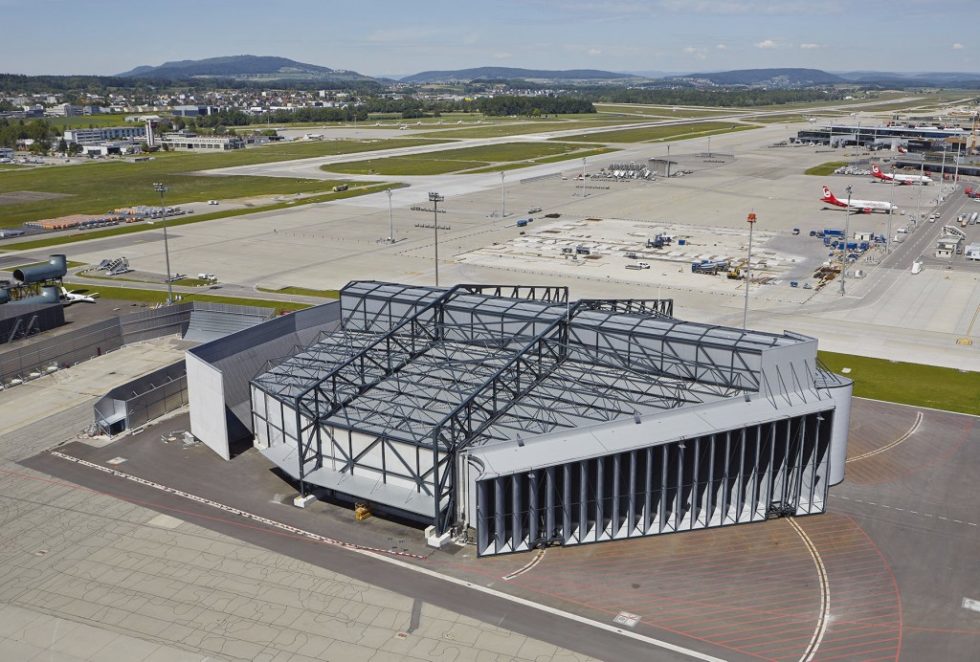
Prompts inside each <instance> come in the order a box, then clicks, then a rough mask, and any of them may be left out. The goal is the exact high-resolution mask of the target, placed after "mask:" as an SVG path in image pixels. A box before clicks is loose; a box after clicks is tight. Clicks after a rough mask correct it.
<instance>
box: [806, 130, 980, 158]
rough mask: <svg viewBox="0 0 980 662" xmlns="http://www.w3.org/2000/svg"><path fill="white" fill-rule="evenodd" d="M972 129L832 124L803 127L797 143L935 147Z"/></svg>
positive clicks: (910, 149) (916, 147)
mask: <svg viewBox="0 0 980 662" xmlns="http://www.w3.org/2000/svg"><path fill="white" fill-rule="evenodd" d="M969 135H970V131H968V130H967V129H963V128H961V127H945V128H940V127H935V126H898V125H884V126H878V125H869V126H862V125H860V124H857V125H854V124H831V125H828V126H823V127H819V128H808V129H803V130H801V131H799V132H797V134H796V139H795V141H796V142H802V143H807V142H814V143H817V144H820V145H830V146H831V147H840V146H844V145H858V146H861V147H871V148H891V147H892V146H901V147H903V148H905V149H908V150H909V151H912V152H916V151H926V150H931V149H935V148H936V145H941V144H942V143H943V142H944V141H946V140H947V139H950V138H954V139H965V138H966V137H968V136H969Z"/></svg>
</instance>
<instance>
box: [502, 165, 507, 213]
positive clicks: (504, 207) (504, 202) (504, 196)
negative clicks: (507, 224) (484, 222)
mask: <svg viewBox="0 0 980 662" xmlns="http://www.w3.org/2000/svg"><path fill="white" fill-rule="evenodd" d="M506 216H507V192H506V191H505V190H504V172H503V171H502V170H501V171H500V218H505V217H506Z"/></svg>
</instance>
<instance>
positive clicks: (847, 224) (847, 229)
mask: <svg viewBox="0 0 980 662" xmlns="http://www.w3.org/2000/svg"><path fill="white" fill-rule="evenodd" d="M850 233H851V187H850V186H848V187H847V208H846V209H845V210H844V252H843V253H842V254H841V268H840V295H841V296H844V295H845V294H846V290H845V282H846V280H847V241H848V236H849V235H850Z"/></svg>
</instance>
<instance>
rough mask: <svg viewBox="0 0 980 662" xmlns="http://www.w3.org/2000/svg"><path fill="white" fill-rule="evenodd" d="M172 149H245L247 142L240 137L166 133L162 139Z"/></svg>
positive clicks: (181, 132) (183, 132) (176, 132)
mask: <svg viewBox="0 0 980 662" xmlns="http://www.w3.org/2000/svg"><path fill="white" fill-rule="evenodd" d="M161 142H162V143H163V144H164V145H168V146H169V147H170V148H171V149H192V150H220V151H227V150H231V149H245V141H244V140H242V139H241V138H239V137H238V136H199V135H197V134H195V133H191V132H186V131H175V132H173V133H165V134H163V137H162V139H161Z"/></svg>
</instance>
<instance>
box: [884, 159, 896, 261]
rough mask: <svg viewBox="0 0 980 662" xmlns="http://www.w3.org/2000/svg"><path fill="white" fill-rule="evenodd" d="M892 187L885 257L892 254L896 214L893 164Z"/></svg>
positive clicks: (893, 165)
mask: <svg viewBox="0 0 980 662" xmlns="http://www.w3.org/2000/svg"><path fill="white" fill-rule="evenodd" d="M889 183H890V184H891V185H892V190H891V196H889V198H888V204H889V205H891V206H890V207H888V230H887V231H886V232H887V234H886V235H885V255H889V254H890V253H891V252H892V214H894V213H895V164H894V163H892V179H891V181H890V182H889Z"/></svg>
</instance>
